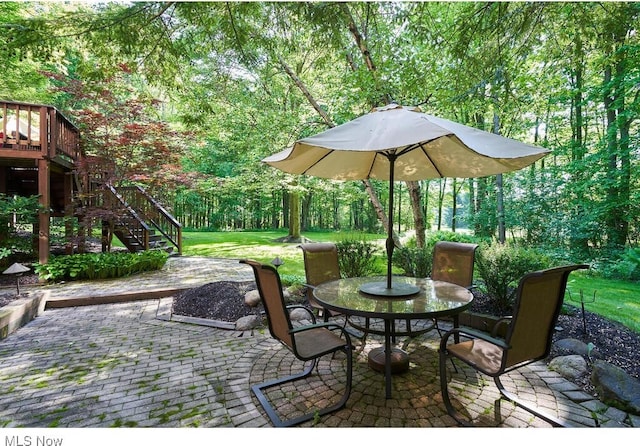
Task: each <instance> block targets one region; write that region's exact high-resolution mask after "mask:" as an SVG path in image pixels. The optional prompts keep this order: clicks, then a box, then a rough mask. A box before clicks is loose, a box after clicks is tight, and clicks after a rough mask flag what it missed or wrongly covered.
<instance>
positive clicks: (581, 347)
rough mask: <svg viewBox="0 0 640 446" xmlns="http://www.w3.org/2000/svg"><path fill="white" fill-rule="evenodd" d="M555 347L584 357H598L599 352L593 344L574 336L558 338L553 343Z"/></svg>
mask: <svg viewBox="0 0 640 446" xmlns="http://www.w3.org/2000/svg"><path fill="white" fill-rule="evenodd" d="M555 346H556V348H558V349H559V350H562V351H565V352H568V353H572V354H576V355H581V356H582V357H584V358H598V357H599V353H598V351H597V349H596V348H595V346H594V345H593V344H591V343H589V344H585V343H584V342H582V341H581V340H579V339H574V338H565V339H560V340H559V341H557V342H556V343H555Z"/></svg>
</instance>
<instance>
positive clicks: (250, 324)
mask: <svg viewBox="0 0 640 446" xmlns="http://www.w3.org/2000/svg"><path fill="white" fill-rule="evenodd" d="M261 323H262V318H261V317H260V316H256V315H249V316H244V317H241V318H240V319H238V320H237V321H236V330H238V331H246V330H251V329H253V328H255V327H257V326H258V325H260V324H261Z"/></svg>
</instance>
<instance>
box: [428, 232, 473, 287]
mask: <svg viewBox="0 0 640 446" xmlns="http://www.w3.org/2000/svg"><path fill="white" fill-rule="evenodd" d="M477 248H478V245H476V244H474V243H459V242H447V241H439V242H436V244H435V246H434V247H433V266H432V268H431V278H432V279H433V280H442V281H444V282H450V283H455V284H456V285H460V286H463V287H465V288H469V287H471V285H472V284H473V265H474V262H475V257H476V249H477Z"/></svg>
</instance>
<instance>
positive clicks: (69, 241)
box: [64, 173, 74, 255]
mask: <svg viewBox="0 0 640 446" xmlns="http://www.w3.org/2000/svg"><path fill="white" fill-rule="evenodd" d="M72 195H73V178H72V177H71V173H66V174H65V176H64V217H65V218H64V238H65V240H66V244H65V253H66V254H67V255H71V254H73V245H74V242H73V235H74V234H73V206H72V202H71V198H72Z"/></svg>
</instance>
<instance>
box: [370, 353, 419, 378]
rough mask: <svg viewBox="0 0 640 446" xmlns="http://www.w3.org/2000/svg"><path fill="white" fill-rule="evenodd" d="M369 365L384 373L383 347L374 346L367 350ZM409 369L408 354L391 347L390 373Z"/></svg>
mask: <svg viewBox="0 0 640 446" xmlns="http://www.w3.org/2000/svg"><path fill="white" fill-rule="evenodd" d="M368 362H369V367H371V368H372V369H373V370H376V371H378V372H382V373H384V372H385V370H384V366H385V351H384V347H378V348H374V349H373V350H371V351H370V352H369V360H368ZM407 370H409V355H407V352H405V351H404V350H402V349H399V348H395V347H394V348H392V349H391V373H392V374H397V373H403V372H406V371H407Z"/></svg>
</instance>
